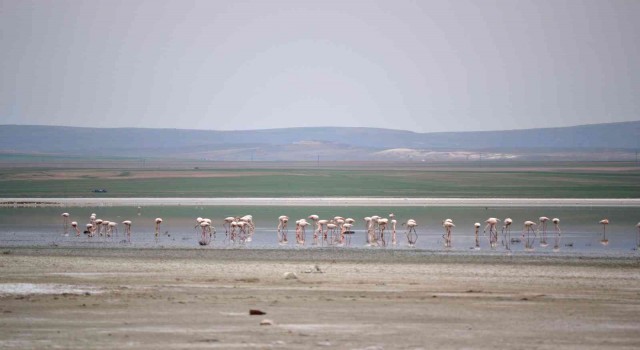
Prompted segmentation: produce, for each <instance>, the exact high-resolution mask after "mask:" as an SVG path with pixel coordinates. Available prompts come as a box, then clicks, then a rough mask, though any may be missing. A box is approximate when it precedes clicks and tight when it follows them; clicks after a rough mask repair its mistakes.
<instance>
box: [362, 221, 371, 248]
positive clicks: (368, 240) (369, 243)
mask: <svg viewBox="0 0 640 350" xmlns="http://www.w3.org/2000/svg"><path fill="white" fill-rule="evenodd" d="M363 220H364V227H366V229H367V245H371V242H373V233H372V231H371V227H372V226H371V217H369V216H367V217H365V218H364V219H363Z"/></svg>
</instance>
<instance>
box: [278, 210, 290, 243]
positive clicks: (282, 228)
mask: <svg viewBox="0 0 640 350" xmlns="http://www.w3.org/2000/svg"><path fill="white" fill-rule="evenodd" d="M288 223H289V217H288V216H286V215H281V216H279V217H278V229H277V235H278V243H280V244H287V243H289V242H288V241H287V233H288V232H287V231H288V230H287V224H288Z"/></svg>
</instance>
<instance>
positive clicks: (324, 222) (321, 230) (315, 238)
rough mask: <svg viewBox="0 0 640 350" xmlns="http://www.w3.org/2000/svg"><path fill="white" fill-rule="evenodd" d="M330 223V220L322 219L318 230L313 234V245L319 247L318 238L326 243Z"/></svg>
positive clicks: (319, 221)
mask: <svg viewBox="0 0 640 350" xmlns="http://www.w3.org/2000/svg"><path fill="white" fill-rule="evenodd" d="M328 223H329V220H326V219H321V220H318V229H317V230H315V231H314V232H313V244H314V245H318V237H320V240H321V241H322V242H323V243H324V238H325V235H324V234H325V232H324V231H325V226H326V225H327V224H328Z"/></svg>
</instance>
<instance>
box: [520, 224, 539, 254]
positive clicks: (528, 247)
mask: <svg viewBox="0 0 640 350" xmlns="http://www.w3.org/2000/svg"><path fill="white" fill-rule="evenodd" d="M533 226H536V223H535V222H533V221H529V220H527V221H525V222H524V227H523V229H522V238H524V237H525V231H526V236H527V242H526V243H525V249H526V250H533V242H535V240H536V231H535V230H534V229H533ZM531 232H533V240H530V239H529V238H530V236H529V234H530V233H531Z"/></svg>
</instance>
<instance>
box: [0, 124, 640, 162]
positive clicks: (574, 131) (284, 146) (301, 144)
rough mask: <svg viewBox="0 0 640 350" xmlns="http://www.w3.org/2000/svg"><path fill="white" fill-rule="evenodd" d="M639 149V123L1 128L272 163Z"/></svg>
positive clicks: (112, 151)
mask: <svg viewBox="0 0 640 350" xmlns="http://www.w3.org/2000/svg"><path fill="white" fill-rule="evenodd" d="M638 148H640V121H635V122H624V123H608V124H594V125H582V126H574V127H564V128H544V129H528V130H512V131H484V132H439V133H415V132H410V131H402V130H388V129H376V128H338V127H323V128H319V127H313V128H287V129H271V130H250V131H203V130H183V129H138V128H113V129H103V128H77V127H62V126H31V125H0V153H2V154H46V155H64V156H120V157H165V158H167V157H169V158H170V157H178V158H189V159H210V160H250V159H255V160H274V161H275V160H315V159H316V158H317V157H320V158H321V159H323V160H334V159H335V160H376V159H380V160H390V159H396V160H407V159H408V160H424V159H426V160H455V159H474V158H479V157H484V158H485V159H487V158H489V159H490V158H494V159H513V158H533V159H538V158H549V157H551V158H553V157H555V158H558V157H559V156H561V155H562V157H564V158H569V159H571V158H572V157H573V158H575V157H585V156H587V155H588V154H591V155H592V156H594V157H595V155H597V154H608V155H611V154H612V152H614V153H617V154H620V152H622V153H625V152H626V153H629V154H631V153H634V154H635V150H636V149H638ZM481 153H482V155H480V154H481ZM626 153H625V154H626ZM580 155H582V156H580ZM604 157H605V158H606V157H607V156H604ZM596 158H597V157H596Z"/></svg>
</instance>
